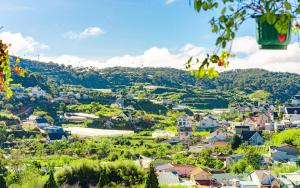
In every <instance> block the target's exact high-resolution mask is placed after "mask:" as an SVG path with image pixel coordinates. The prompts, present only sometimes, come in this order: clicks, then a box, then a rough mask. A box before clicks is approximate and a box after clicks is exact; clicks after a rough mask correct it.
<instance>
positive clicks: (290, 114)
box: [284, 107, 300, 123]
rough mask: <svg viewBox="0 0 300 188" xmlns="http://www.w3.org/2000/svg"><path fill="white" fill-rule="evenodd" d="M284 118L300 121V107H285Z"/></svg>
mask: <svg viewBox="0 0 300 188" xmlns="http://www.w3.org/2000/svg"><path fill="white" fill-rule="evenodd" d="M284 120H289V121H290V122H291V123H298V122H300V107H285V108H284Z"/></svg>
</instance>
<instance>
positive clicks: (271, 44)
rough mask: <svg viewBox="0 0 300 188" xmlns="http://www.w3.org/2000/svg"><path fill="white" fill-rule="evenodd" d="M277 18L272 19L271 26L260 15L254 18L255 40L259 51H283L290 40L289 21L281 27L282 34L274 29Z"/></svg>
mask: <svg viewBox="0 0 300 188" xmlns="http://www.w3.org/2000/svg"><path fill="white" fill-rule="evenodd" d="M278 17H279V16H276V17H275V18H276V19H277V20H276V19H274V18H273V20H274V21H273V24H270V21H267V20H265V19H264V18H263V16H262V15H259V16H255V17H254V18H255V20H256V40H257V43H258V44H259V48H260V49H275V50H276V49H277V50H285V49H287V46H288V44H289V43H290V40H291V19H288V20H287V21H286V23H285V24H283V25H281V30H282V32H279V31H278V28H276V23H277V22H278V21H279V20H278Z"/></svg>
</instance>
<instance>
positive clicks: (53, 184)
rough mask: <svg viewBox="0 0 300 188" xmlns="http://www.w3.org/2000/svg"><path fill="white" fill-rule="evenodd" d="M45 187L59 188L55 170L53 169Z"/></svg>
mask: <svg viewBox="0 0 300 188" xmlns="http://www.w3.org/2000/svg"><path fill="white" fill-rule="evenodd" d="M44 188H58V185H57V183H56V181H55V179H54V175H53V171H52V170H51V172H50V176H49V179H48V180H47V182H46V184H45V185H44Z"/></svg>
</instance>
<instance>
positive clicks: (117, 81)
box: [12, 57, 300, 101]
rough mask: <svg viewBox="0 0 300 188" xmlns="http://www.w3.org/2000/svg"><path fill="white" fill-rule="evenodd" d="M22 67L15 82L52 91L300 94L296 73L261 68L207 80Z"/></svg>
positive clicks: (163, 71)
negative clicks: (134, 88) (136, 88)
mask: <svg viewBox="0 0 300 188" xmlns="http://www.w3.org/2000/svg"><path fill="white" fill-rule="evenodd" d="M14 60H15V57H12V62H14ZM21 66H22V67H24V68H25V69H27V75H26V77H25V78H21V77H18V76H15V77H14V78H15V82H19V83H21V84H23V85H24V86H34V85H39V86H41V87H42V88H44V89H46V90H51V89H52V90H53V89H55V88H56V87H57V86H58V85H61V84H72V85H82V86H84V87H86V88H112V89H119V88H122V87H126V86H131V85H134V84H135V83H144V84H150V85H157V86H165V87H170V88H178V89H185V88H187V87H189V88H191V87H196V88H201V89H215V90H222V91H232V90H237V91H243V92H245V93H246V94H251V93H254V92H255V91H257V90H263V91H267V92H269V93H271V96H270V97H271V98H272V99H274V100H276V99H279V100H281V101H285V100H287V99H289V98H290V97H291V96H292V95H294V94H296V93H297V92H299V91H300V75H299V74H291V73H281V72H269V71H266V70H262V69H246V70H232V71H227V72H222V73H221V74H220V75H219V77H218V78H214V79H212V80H210V79H207V78H204V79H196V78H195V77H193V76H191V75H190V74H189V72H187V71H184V70H178V69H172V68H126V67H114V68H106V69H98V70H97V69H95V68H78V67H72V66H64V65H58V64H56V63H53V62H49V63H44V62H38V61H32V60H26V59H22V60H21Z"/></svg>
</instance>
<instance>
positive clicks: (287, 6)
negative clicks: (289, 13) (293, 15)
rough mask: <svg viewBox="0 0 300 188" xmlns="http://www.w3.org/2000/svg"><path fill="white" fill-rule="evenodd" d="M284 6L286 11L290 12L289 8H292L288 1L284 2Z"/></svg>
mask: <svg viewBox="0 0 300 188" xmlns="http://www.w3.org/2000/svg"><path fill="white" fill-rule="evenodd" d="M284 6H285V8H286V10H291V8H292V6H291V4H290V3H289V2H288V1H285V2H284Z"/></svg>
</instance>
